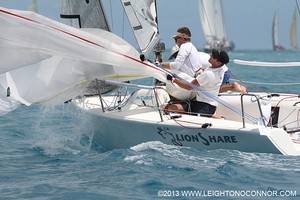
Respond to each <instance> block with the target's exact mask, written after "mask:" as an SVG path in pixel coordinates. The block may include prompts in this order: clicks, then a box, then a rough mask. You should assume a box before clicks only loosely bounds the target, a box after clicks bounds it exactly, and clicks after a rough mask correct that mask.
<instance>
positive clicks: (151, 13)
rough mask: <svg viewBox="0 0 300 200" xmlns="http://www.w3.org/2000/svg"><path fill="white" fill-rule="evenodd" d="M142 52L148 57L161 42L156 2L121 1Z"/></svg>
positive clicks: (150, 0) (149, 0)
mask: <svg viewBox="0 0 300 200" xmlns="http://www.w3.org/2000/svg"><path fill="white" fill-rule="evenodd" d="M121 2H122V5H123V8H124V10H125V12H126V15H127V17H128V20H129V22H130V25H131V28H132V31H133V33H134V35H135V38H136V40H137V42H138V45H139V47H140V50H141V52H142V53H143V54H145V56H146V57H148V55H149V54H150V53H151V52H152V50H153V48H154V46H155V45H156V44H157V43H158V41H159V35H158V27H157V26H158V25H157V12H156V1H155V0H143V1H141V0H121Z"/></svg>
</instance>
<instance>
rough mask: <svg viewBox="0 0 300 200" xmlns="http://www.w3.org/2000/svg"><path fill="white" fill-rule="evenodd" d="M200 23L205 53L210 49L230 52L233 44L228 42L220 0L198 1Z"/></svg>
mask: <svg viewBox="0 0 300 200" xmlns="http://www.w3.org/2000/svg"><path fill="white" fill-rule="evenodd" d="M198 6H199V14H200V21H201V24H202V29H203V32H204V36H205V38H206V42H207V44H206V45H205V46H204V50H205V51H211V49H213V48H215V49H224V50H232V49H233V48H234V44H233V43H232V42H230V41H229V40H228V37H227V33H226V29H225V22H224V17H223V8H222V2H221V0H198Z"/></svg>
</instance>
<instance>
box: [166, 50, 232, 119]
mask: <svg viewBox="0 0 300 200" xmlns="http://www.w3.org/2000/svg"><path fill="white" fill-rule="evenodd" d="M208 61H209V63H210V64H211V66H209V67H207V68H206V69H205V70H204V71H203V72H202V73H201V74H199V75H198V76H197V77H196V78H195V79H193V80H192V81H191V84H193V85H194V86H196V87H199V88H201V90H205V91H206V92H208V93H210V94H211V95H213V96H214V97H216V98H217V96H218V93H219V89H220V86H221V84H222V82H223V78H224V73H225V69H224V68H223V67H222V66H223V65H224V64H227V63H228V62H229V57H228V54H227V53H226V52H225V51H218V50H213V51H212V53H211V55H210V58H209V60H208ZM168 80H172V82H173V83H176V84H177V85H178V86H180V87H182V88H184V89H187V90H193V87H191V86H190V85H188V84H186V83H184V82H183V81H181V80H179V79H177V78H175V77H170V76H168ZM217 104H218V103H217V102H216V101H215V100H214V99H213V98H211V97H208V96H207V95H205V94H204V93H203V92H200V91H197V94H196V99H195V100H191V101H189V102H178V103H174V104H169V105H167V106H166V108H165V110H166V112H179V113H186V112H190V113H191V114H200V115H202V116H208V117H211V116H212V115H213V114H214V113H215V111H216V108H217V107H216V106H217Z"/></svg>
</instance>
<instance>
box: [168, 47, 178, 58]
mask: <svg viewBox="0 0 300 200" xmlns="http://www.w3.org/2000/svg"><path fill="white" fill-rule="evenodd" d="M178 51H179V47H178V45H177V44H176V45H175V46H174V47H172V49H171V56H170V58H169V60H172V59H174V58H176V56H177V54H178Z"/></svg>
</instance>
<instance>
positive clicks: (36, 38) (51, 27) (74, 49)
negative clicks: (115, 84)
mask: <svg viewBox="0 0 300 200" xmlns="http://www.w3.org/2000/svg"><path fill="white" fill-rule="evenodd" d="M0 22H1V32H0V59H1V63H0V73H2V74H4V76H3V77H4V78H5V79H6V80H5V79H1V80H0V81H1V82H4V83H2V84H1V85H2V88H1V90H3V91H6V90H7V89H10V99H11V100H10V101H9V103H10V102H17V103H16V104H20V103H23V104H27V105H29V104H32V103H41V102H49V101H50V100H53V101H55V103H57V102H56V101H59V103H61V102H63V101H66V100H68V99H70V98H73V97H74V96H76V95H78V93H79V92H80V91H81V90H82V89H83V88H84V87H80V86H82V85H83V84H85V83H87V82H89V81H90V80H93V79H95V78H102V79H117V80H130V79H136V78H141V77H143V76H147V75H149V73H148V72H147V67H146V68H145V67H143V66H145V65H146V64H145V63H142V62H140V61H139V53H138V52H137V51H136V50H135V49H134V48H133V47H132V46H131V45H130V44H128V43H127V42H126V41H124V40H123V39H121V38H119V37H118V36H116V35H114V34H112V33H110V32H107V31H103V30H99V29H98V30H97V33H96V34H95V33H94V34H91V33H88V32H85V31H82V30H80V29H76V28H72V27H69V26H66V25H64V24H61V23H59V22H56V21H54V20H51V19H48V18H46V17H43V16H41V15H38V14H35V13H33V12H29V11H18V10H9V9H4V8H0ZM11 55H14V56H13V57H12V56H11ZM4 94H5V95H4V96H3V95H2V96H3V99H4V101H6V102H7V101H8V100H7V98H6V92H5V93H4ZM2 96H1V97H2ZM9 103H5V104H6V105H9ZM16 104H14V105H13V106H8V108H6V109H5V110H9V109H12V108H15V105H16ZM2 114H4V113H2Z"/></svg>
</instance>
